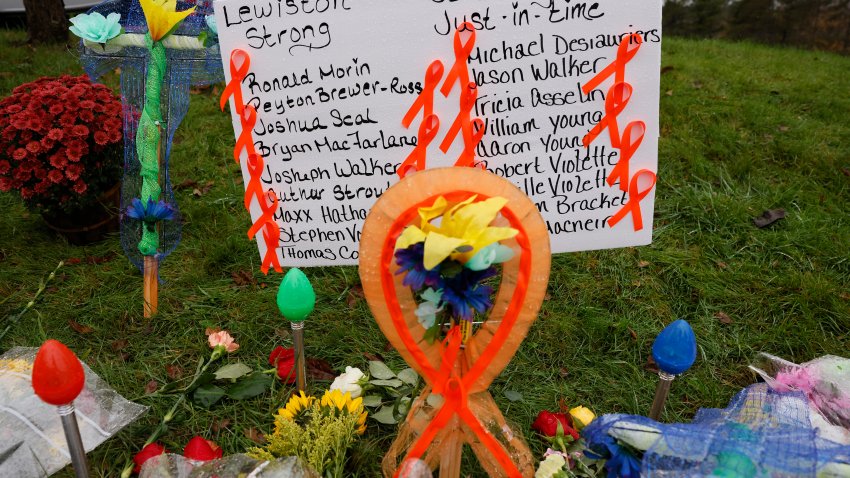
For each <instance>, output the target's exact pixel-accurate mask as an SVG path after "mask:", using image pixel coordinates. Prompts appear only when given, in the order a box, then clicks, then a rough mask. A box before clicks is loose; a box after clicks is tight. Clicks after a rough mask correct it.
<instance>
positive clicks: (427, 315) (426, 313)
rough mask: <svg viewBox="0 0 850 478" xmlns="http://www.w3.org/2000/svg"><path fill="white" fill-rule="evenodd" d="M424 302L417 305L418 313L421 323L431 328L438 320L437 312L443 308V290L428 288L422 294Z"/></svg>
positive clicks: (415, 312)
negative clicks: (441, 304) (441, 303)
mask: <svg viewBox="0 0 850 478" xmlns="http://www.w3.org/2000/svg"><path fill="white" fill-rule="evenodd" d="M420 297H421V298H422V302H420V303H419V306H417V307H416V310H415V311H414V314H416V317H417V319H418V320H419V324H420V325H422V327H425V328H426V329H430V328H431V327H433V326H434V324H435V323H436V322H437V313H439V312H440V311H442V310H443V307H441V306H440V302H441V301H442V300H443V292H442V291H440V290H434V289H432V288H430V287H429V288H428V289H426V290H425V292H423V293H422V295H421V296H420Z"/></svg>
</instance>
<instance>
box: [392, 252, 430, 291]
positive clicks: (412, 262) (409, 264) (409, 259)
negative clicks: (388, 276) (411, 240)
mask: <svg viewBox="0 0 850 478" xmlns="http://www.w3.org/2000/svg"><path fill="white" fill-rule="evenodd" d="M424 256H425V243H424V242H419V243H415V244H411V245H409V246H407V247H406V248H404V249H396V251H395V262H396V264H398V266H399V268H398V271H396V274H404V279H403V280H402V284H404V285H406V286H408V287H410V288H411V289H413V290H420V289H422V288H423V287H425V286H426V285H427V286H431V287H435V286H437V285H438V284H439V281H440V268H439V267H434V268H432V269H430V270H427V269H425V266H424V265H423V263H422V261H423V258H424Z"/></svg>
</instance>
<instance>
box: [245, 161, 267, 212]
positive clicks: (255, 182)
mask: <svg viewBox="0 0 850 478" xmlns="http://www.w3.org/2000/svg"><path fill="white" fill-rule="evenodd" d="M246 164H247V166H248V174H249V176H250V179H249V180H248V185H247V186H246V187H245V209H247V210H248V211H250V210H251V201H252V200H253V199H254V198H255V197H256V198H257V202H258V203H260V204H263V202H264V201H265V200H266V196H265V194H263V193H264V191H263V184H262V182H261V181H260V176H262V174H263V167H264V166H265V161H264V160H263V157H262V156H260V155H259V154H249V155H248V161H247V163H246Z"/></svg>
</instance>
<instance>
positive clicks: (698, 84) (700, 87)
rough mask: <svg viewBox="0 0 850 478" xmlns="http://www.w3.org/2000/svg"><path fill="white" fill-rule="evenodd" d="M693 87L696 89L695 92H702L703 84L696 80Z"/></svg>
mask: <svg viewBox="0 0 850 478" xmlns="http://www.w3.org/2000/svg"><path fill="white" fill-rule="evenodd" d="M692 86H693V87H694V89H695V90H701V89H702V82H701V81H699V80H696V81H694V82H693V83H692Z"/></svg>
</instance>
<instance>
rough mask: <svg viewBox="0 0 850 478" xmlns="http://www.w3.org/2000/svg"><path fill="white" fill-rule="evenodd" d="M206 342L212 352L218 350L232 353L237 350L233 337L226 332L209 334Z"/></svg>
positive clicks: (237, 346)
mask: <svg viewBox="0 0 850 478" xmlns="http://www.w3.org/2000/svg"><path fill="white" fill-rule="evenodd" d="M208 340H209V343H210V348H211V349H213V350H216V349H219V350H224V351H225V352H227V353H233V352H235V351H236V350H238V349H239V344H237V343H236V342H235V341H234V340H233V337H231V336H230V334H229V333H227V331H226V330H222V331H220V332H216V333H213V334H210V336H209V337H208Z"/></svg>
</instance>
